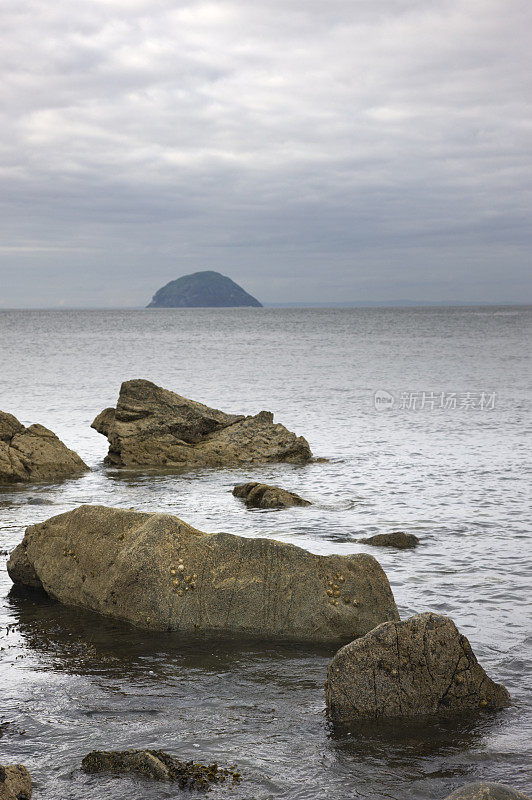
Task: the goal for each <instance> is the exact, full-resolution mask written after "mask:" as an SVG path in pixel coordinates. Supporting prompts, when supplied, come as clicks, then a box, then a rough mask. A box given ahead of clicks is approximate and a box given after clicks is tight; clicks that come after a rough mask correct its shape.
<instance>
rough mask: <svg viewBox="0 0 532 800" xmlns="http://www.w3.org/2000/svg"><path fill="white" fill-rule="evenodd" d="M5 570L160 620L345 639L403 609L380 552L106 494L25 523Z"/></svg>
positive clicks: (147, 624)
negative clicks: (187, 518)
mask: <svg viewBox="0 0 532 800" xmlns="http://www.w3.org/2000/svg"><path fill="white" fill-rule="evenodd" d="M8 571H9V574H10V576H11V578H12V580H13V581H15V582H18V583H22V584H25V585H27V586H31V587H35V588H43V589H44V590H45V592H47V593H48V594H49V595H50V596H52V597H55V598H57V599H58V600H59V601H61V602H62V603H66V604H70V605H76V606H82V607H84V608H88V609H91V610H93V611H97V612H99V613H101V614H106V615H108V616H111V617H115V618H118V619H122V620H127V621H129V622H131V623H133V624H134V625H137V626H139V627H143V628H153V629H156V630H174V631H183V632H195V631H196V632H223V633H228V634H240V635H250V636H254V637H260V638H266V639H272V640H273V639H279V640H289V641H290V640H291V641H306V642H316V643H320V642H322V643H327V642H331V643H340V642H346V641H349V640H350V639H353V638H354V637H356V636H363V635H364V634H365V633H367V632H368V631H369V630H371V629H372V628H374V627H375V625H378V624H379V623H381V622H384V621H386V620H395V619H398V613H397V608H396V606H395V602H394V599H393V595H392V592H391V589H390V586H389V583H388V580H387V578H386V575H385V574H384V572H383V570H382V568H381V567H380V565H379V563H378V562H377V561H376V560H375V559H374V558H373V556H370V555H367V554H359V555H352V556H338V555H331V556H317V555H313V554H312V553H309V552H307V551H306V550H303V549H301V548H299V547H295V546H294V545H291V544H283V543H281V542H277V541H275V540H271V539H251V538H245V537H242V536H234V535H232V534H229V533H216V534H207V533H202V532H201V531H198V530H196V529H195V528H191V527H190V525H187V524H186V523H185V522H182V521H181V520H180V519H178V518H177V517H173V516H171V515H169V514H147V513H140V512H136V511H126V510H123V509H117V508H106V507H105V506H80V507H79V508H77V509H75V510H74V511H69V512H68V513H66V514H60V515H59V516H56V517H52V518H51V519H49V520H48V521H46V522H43V523H40V524H39V525H33V526H31V527H29V528H27V530H26V534H25V536H24V539H23V541H22V543H21V544H20V545H19V546H18V547H17V548H16V549H15V550H14V551H13V553H12V555H11V558H10V559H9V562H8Z"/></svg>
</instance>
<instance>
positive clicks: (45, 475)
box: [0, 411, 89, 484]
mask: <svg viewBox="0 0 532 800" xmlns="http://www.w3.org/2000/svg"><path fill="white" fill-rule="evenodd" d="M88 469H89V468H88V466H87V465H86V464H85V463H84V462H83V461H82V460H81V458H80V457H79V456H78V454H77V453H74V451H73V450H69V449H68V447H66V445H64V444H63V442H62V441H61V440H60V439H58V438H57V436H56V435H55V433H52V431H50V430H48V428H45V427H44V426H43V425H30V426H29V427H28V428H26V427H24V425H23V424H22V423H21V422H19V421H18V419H17V418H16V417H14V416H13V414H7V413H6V412H4V411H0V484H2V483H4V484H6V483H18V482H20V481H43V480H57V479H62V478H68V477H71V476H73V475H79V474H80V473H82V472H85V471H86V470H88Z"/></svg>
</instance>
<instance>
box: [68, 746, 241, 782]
mask: <svg viewBox="0 0 532 800" xmlns="http://www.w3.org/2000/svg"><path fill="white" fill-rule="evenodd" d="M81 768H82V770H83V771H84V772H88V773H99V772H116V773H135V774H137V775H143V776H144V777H146V778H153V779H155V780H158V781H176V782H177V784H178V785H179V787H180V789H199V790H203V791H208V790H209V789H210V787H211V786H212V784H215V783H224V782H225V781H226V780H228V779H230V780H231V782H232V783H239V781H240V777H241V776H240V773H239V772H238V771H237V769H236V767H228V768H226V767H220V766H218V764H217V763H216V762H214V763H213V764H197V763H195V762H194V761H178V760H177V759H176V758H173V757H172V756H171V755H169V754H168V753H165V752H164V750H122V751H119V750H115V751H112V750H109V751H105V750H93V751H92V753H89V754H88V755H86V756H85V758H84V759H83V761H82V762H81Z"/></svg>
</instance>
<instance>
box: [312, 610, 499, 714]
mask: <svg viewBox="0 0 532 800" xmlns="http://www.w3.org/2000/svg"><path fill="white" fill-rule="evenodd" d="M326 701H327V708H328V711H329V714H330V716H331V718H332V719H333V720H336V721H338V722H350V721H353V720H357V719H358V720H360V719H380V718H386V717H387V718H398V717H405V718H410V717H415V716H421V715H435V714H446V715H447V714H451V713H463V712H467V713H471V712H474V711H478V710H481V709H498V708H505V707H507V706H509V705H510V695H509V693H508V691H507V690H506V689H505V687H504V686H502V685H501V684H498V683H494V682H493V681H492V680H491V679H490V678H489V677H488V676H487V675H486V673H485V672H484V670H483V669H482V667H481V666H480V664H479V663H478V661H477V659H476V658H475V655H474V653H473V651H472V649H471V646H470V644H469V642H468V640H467V639H466V637H465V636H463V635H461V634H460V633H459V631H458V629H457V628H456V625H455V624H454V622H453V621H452V620H451V619H449V618H448V617H444V616H442V615H440V614H432V613H425V614H418V615H416V616H414V617H410V618H409V619H407V620H403V621H401V622H386V623H384V624H382V625H379V626H378V627H376V628H375V629H374V630H372V631H370V632H369V633H368V634H366V635H365V636H363V637H362V638H360V639H358V640H356V641H354V642H351V643H350V644H348V645H346V646H345V647H342V648H341V650H339V651H338V652H337V653H336V655H335V656H334V658H333V659H332V661H331V662H330V664H329V669H328V671H327V683H326Z"/></svg>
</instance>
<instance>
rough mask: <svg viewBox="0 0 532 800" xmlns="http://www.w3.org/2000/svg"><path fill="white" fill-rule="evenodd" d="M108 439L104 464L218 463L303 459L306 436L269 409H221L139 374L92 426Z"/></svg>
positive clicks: (306, 458) (300, 461) (306, 452)
mask: <svg viewBox="0 0 532 800" xmlns="http://www.w3.org/2000/svg"><path fill="white" fill-rule="evenodd" d="M91 427H93V428H94V429H95V430H97V431H98V432H99V433H102V434H103V435H104V436H106V437H107V438H108V439H109V453H108V455H107V457H106V459H105V462H106V463H107V464H111V465H113V466H118V467H131V466H152V467H201V466H203V467H224V466H236V465H238V464H248V463H260V462H263V463H264V462H265V463H269V462H278V461H282V462H289V463H292V464H304V463H306V462H308V461H310V460H311V458H312V453H311V451H310V447H309V445H308V442H307V441H306V439H304V438H303V437H302V436H296V435H295V434H294V433H291V432H290V431H289V430H287V429H286V428H285V427H284V426H283V425H279V424H275V423H274V422H273V414H272V413H271V412H269V411H261V412H260V413H259V414H256V415H255V416H250V417H246V416H244V415H242V414H226V413H224V412H223V411H218V410H217V409H214V408H209V407H208V406H205V405H203V404H202V403H197V402H196V401H194V400H188V399H187V398H185V397H181V396H180V395H178V394H175V393H174V392H170V391H168V390H167V389H162V388H161V387H160V386H156V385H155V384H154V383H151V382H150V381H145V380H140V379H138V380H132V381H126V382H125V383H123V384H122V386H121V387H120V395H119V397H118V403H117V405H116V408H106V409H104V411H102V412H101V413H100V414H98V416H97V417H96V419H95V420H94V422H93V423H92V426H91Z"/></svg>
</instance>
